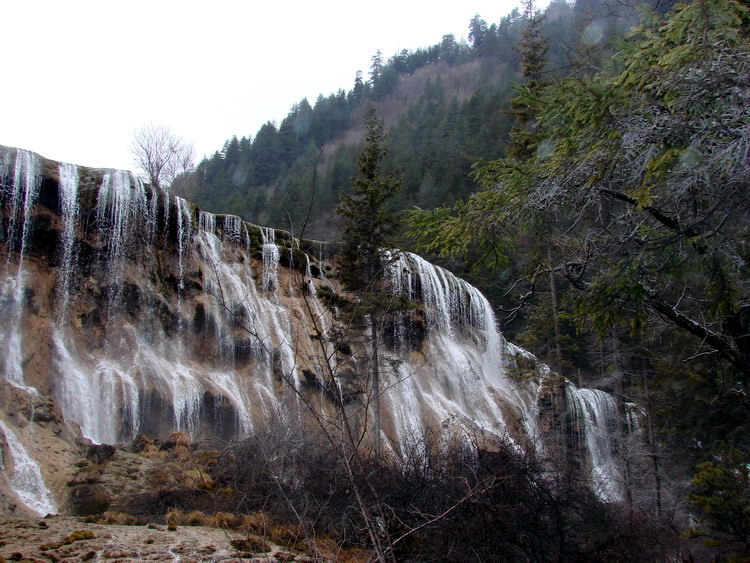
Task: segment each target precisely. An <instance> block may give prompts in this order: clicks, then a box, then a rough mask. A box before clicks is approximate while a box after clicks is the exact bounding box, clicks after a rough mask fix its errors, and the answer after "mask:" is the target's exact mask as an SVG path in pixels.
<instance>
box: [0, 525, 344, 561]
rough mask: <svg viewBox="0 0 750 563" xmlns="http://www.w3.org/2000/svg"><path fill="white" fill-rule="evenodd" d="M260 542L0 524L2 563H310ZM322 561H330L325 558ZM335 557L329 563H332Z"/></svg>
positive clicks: (140, 529) (232, 535)
mask: <svg viewBox="0 0 750 563" xmlns="http://www.w3.org/2000/svg"><path fill="white" fill-rule="evenodd" d="M314 559H317V560H320V558H319V557H318V558H314V557H312V556H310V555H308V554H305V553H302V552H301V551H299V550H296V549H289V548H284V547H281V546H279V545H277V544H274V543H272V542H269V541H267V540H265V539H263V538H262V537H260V536H256V535H248V534H243V533H242V532H240V531H237V530H226V529H217V528H210V527H206V526H166V525H158V524H153V523H152V524H147V525H140V526H123V525H115V524H98V523H90V522H86V521H84V520H83V519H81V518H75V517H71V516H48V517H46V518H37V519H14V518H2V519H0V562H2V561H45V562H48V561H101V560H104V561H121V562H125V561H181V562H182V563H187V562H193V561H195V562H197V561H312V560H314ZM324 559H328V558H327V557H326V558H324ZM334 559H335V555H334V556H332V557H331V558H330V559H329V560H334Z"/></svg>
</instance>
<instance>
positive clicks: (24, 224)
mask: <svg viewBox="0 0 750 563" xmlns="http://www.w3.org/2000/svg"><path fill="white" fill-rule="evenodd" d="M0 182H2V191H1V192H0V193H1V194H2V201H1V202H0V203H3V207H4V208H5V209H7V210H8V211H7V214H6V215H5V217H6V223H7V228H6V229H4V231H3V235H4V240H5V245H6V248H7V250H8V260H7V261H6V263H5V264H4V267H3V269H2V298H0V311H2V313H3V317H4V322H3V323H2V325H3V326H2V329H0V336H1V337H2V339H3V340H4V341H5V342H6V351H5V358H4V359H5V361H4V366H3V368H4V369H3V373H4V377H5V378H6V379H7V380H8V381H10V382H12V383H14V384H16V385H23V384H24V377H23V367H22V365H23V331H22V327H21V325H22V314H23V302H24V295H25V279H24V255H25V253H26V244H27V241H28V236H29V232H30V230H31V223H32V221H31V214H32V210H33V207H34V205H35V204H36V200H37V197H38V196H39V189H40V187H41V183H42V177H41V175H40V173H39V158H38V156H37V155H36V154H34V153H31V152H28V151H24V150H21V149H10V150H9V151H7V152H6V153H5V154H4V157H3V159H2V160H1V161H0ZM13 249H17V251H18V263H17V264H14V263H13V262H12V261H11V256H12V250H13Z"/></svg>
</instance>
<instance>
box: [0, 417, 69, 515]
mask: <svg viewBox="0 0 750 563" xmlns="http://www.w3.org/2000/svg"><path fill="white" fill-rule="evenodd" d="M0 431H2V433H3V436H4V437H5V443H6V444H7V446H8V453H9V454H10V465H11V468H8V467H7V464H6V463H5V460H4V459H3V458H2V456H1V455H0V465H1V466H2V469H3V472H5V474H6V475H8V481H9V482H10V485H11V488H12V489H13V492H14V493H16V496H17V497H18V498H19V499H20V500H21V502H23V503H24V504H25V505H26V506H27V507H28V508H30V509H31V510H33V511H35V512H36V513H37V514H39V515H40V516H44V515H46V514H55V513H56V512H57V507H56V506H55V501H54V500H53V499H52V493H50V491H49V489H48V488H47V485H45V484H44V479H43V478H42V472H41V470H40V469H39V464H38V463H37V462H36V461H35V460H34V458H33V457H31V456H30V455H29V453H28V451H26V448H25V447H24V445H23V444H22V443H21V442H20V440H19V439H18V437H17V436H16V434H15V432H13V430H11V429H10V427H9V426H8V425H7V424H5V422H3V421H2V420H0ZM1 453H2V452H0V454H1Z"/></svg>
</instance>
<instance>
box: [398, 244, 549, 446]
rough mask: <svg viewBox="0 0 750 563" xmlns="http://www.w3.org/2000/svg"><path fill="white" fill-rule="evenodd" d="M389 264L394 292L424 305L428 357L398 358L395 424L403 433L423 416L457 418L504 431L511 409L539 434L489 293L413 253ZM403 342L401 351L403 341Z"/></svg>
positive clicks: (474, 426) (441, 422)
mask: <svg viewBox="0 0 750 563" xmlns="http://www.w3.org/2000/svg"><path fill="white" fill-rule="evenodd" d="M388 263H389V265H388V268H387V271H386V273H387V276H388V283H389V285H390V286H391V288H392V291H393V292H394V293H396V294H403V295H406V296H407V297H408V298H410V299H418V300H420V301H421V303H422V304H423V309H424V317H425V324H426V325H427V326H426V331H427V335H428V336H427V340H426V345H427V346H428V347H429V349H428V350H429V351H428V352H427V354H428V355H429V357H430V362H429V364H428V365H425V366H420V365H419V364H417V363H415V362H413V361H408V362H401V363H397V364H396V365H397V370H396V377H395V378H394V379H393V380H392V381H391V383H392V384H393V388H392V390H389V391H388V393H387V394H386V397H387V398H388V399H389V402H390V407H389V410H390V411H391V412H393V413H394V415H395V416H396V418H398V419H399V422H398V423H397V424H396V426H397V427H399V428H402V429H403V430H404V433H402V436H401V439H405V438H407V437H408V434H410V433H414V432H415V431H416V430H415V429H417V428H419V427H420V426H423V422H421V421H423V420H425V419H432V421H433V425H441V426H442V425H445V424H449V423H458V424H459V425H460V426H463V427H465V428H468V429H474V430H471V431H474V432H476V431H486V432H490V433H491V434H495V435H500V436H506V435H507V429H508V428H510V427H511V424H510V422H511V421H510V420H509V418H508V415H509V414H511V413H512V414H513V416H514V418H515V417H518V418H519V419H520V420H521V424H522V425H523V427H524V428H525V430H526V431H527V432H528V433H529V435H533V433H534V432H535V427H536V421H535V417H534V416H533V406H532V403H533V396H532V395H531V394H526V395H525V394H523V393H522V392H520V391H519V390H518V389H517V388H516V386H515V385H514V384H513V383H512V382H511V381H510V380H509V379H508V377H507V373H506V370H505V365H506V364H507V359H505V358H504V356H505V355H506V354H507V353H508V350H507V349H506V346H505V340H504V339H503V338H502V336H501V335H500V334H499V332H498V330H497V327H496V322H495V316H494V313H493V312H492V308H491V307H490V305H489V303H488V302H487V300H486V298H485V297H484V296H483V295H482V294H481V293H480V292H479V291H478V290H477V289H476V288H474V287H473V286H471V285H470V284H468V283H467V282H465V281H464V280H461V279H459V278H457V277H455V276H454V275H453V274H451V273H450V272H448V271H447V270H444V269H443V268H440V267H438V266H435V265H433V264H430V263H429V262H427V261H426V260H424V259H423V258H421V257H419V256H417V255H415V254H411V253H408V252H399V253H398V254H395V255H390V256H389V257H388ZM401 332H402V331H401ZM402 334H403V332H402ZM467 341H468V342H469V344H468V345H467V343H466V342H467ZM397 347H398V348H400V349H402V350H403V348H404V345H403V344H400V345H398V346H397ZM394 360H395V358H394ZM501 405H505V407H504V408H503V407H502V406H501Z"/></svg>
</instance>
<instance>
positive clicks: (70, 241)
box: [57, 163, 79, 317]
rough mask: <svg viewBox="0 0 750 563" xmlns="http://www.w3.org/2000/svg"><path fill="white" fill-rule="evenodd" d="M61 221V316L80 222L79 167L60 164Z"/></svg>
mask: <svg viewBox="0 0 750 563" xmlns="http://www.w3.org/2000/svg"><path fill="white" fill-rule="evenodd" d="M59 170H60V221H61V222H62V225H63V229H62V233H61V250H60V274H59V278H60V284H59V288H58V290H57V294H58V300H59V303H60V312H61V316H63V317H64V316H65V310H66V309H67V306H68V300H69V299H70V279H71V276H72V274H73V266H74V263H73V258H74V254H73V250H74V248H73V247H74V245H75V236H76V227H77V222H78V181H79V176H78V167H77V166H75V165H73V164H67V163H61V164H60V168H59Z"/></svg>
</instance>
